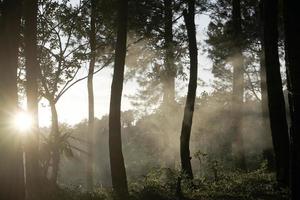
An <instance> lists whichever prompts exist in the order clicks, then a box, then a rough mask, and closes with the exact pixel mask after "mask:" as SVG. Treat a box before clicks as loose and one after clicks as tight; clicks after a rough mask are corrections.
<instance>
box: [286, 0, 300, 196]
mask: <svg viewBox="0 0 300 200" xmlns="http://www.w3.org/2000/svg"><path fill="white" fill-rule="evenodd" d="M297 8H298V4H297V2H294V1H287V0H286V1H284V29H285V46H286V47H285V49H286V66H287V77H288V85H289V98H290V100H289V102H290V111H291V118H292V123H291V129H290V145H291V148H290V149H291V191H292V199H293V200H297V199H300V191H299V188H300V173H299V169H300V137H299V134H300V124H299V122H300V52H299V46H300V38H299V30H300V25H299V22H298V21H297V19H299V10H298V9H297Z"/></svg>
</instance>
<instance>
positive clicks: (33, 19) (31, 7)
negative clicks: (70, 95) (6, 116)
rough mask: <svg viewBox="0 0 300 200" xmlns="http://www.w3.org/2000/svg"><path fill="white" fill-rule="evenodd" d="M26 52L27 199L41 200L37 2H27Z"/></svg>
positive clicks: (31, 0)
mask: <svg viewBox="0 0 300 200" xmlns="http://www.w3.org/2000/svg"><path fill="white" fill-rule="evenodd" d="M24 7H25V9H24V10H25V13H24V19H25V28H24V42H25V47H24V52H25V65H26V94H27V110H28V112H29V113H30V115H31V116H32V118H33V126H32V131H31V132H30V133H29V134H28V137H27V140H26V145H25V153H26V191H27V192H26V194H27V197H26V198H27V199H30V200H35V199H37V200H38V199H41V198H42V197H41V194H42V192H41V184H42V181H41V179H42V172H41V168H40V166H39V154H38V152H39V124H38V83H37V79H38V70H39V64H38V60H37V14H38V13H37V12H38V1H37V0H25V3H24Z"/></svg>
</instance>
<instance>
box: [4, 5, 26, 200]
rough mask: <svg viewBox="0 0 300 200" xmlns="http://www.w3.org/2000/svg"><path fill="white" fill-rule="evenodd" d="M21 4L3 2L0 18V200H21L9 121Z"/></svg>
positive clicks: (16, 146) (14, 107)
mask: <svg viewBox="0 0 300 200" xmlns="http://www.w3.org/2000/svg"><path fill="white" fill-rule="evenodd" d="M21 8H22V1H21V0H4V1H3V2H2V10H1V18H0V20H1V21H0V28H1V31H0V44H1V45H0V108H1V109H0V144H1V145H0V160H1V164H0V180H1V182H0V199H5V200H24V197H25V190H24V169H23V152H22V149H21V141H20V138H19V137H18V135H17V134H16V133H15V132H16V130H12V127H11V120H12V117H13V116H14V115H15V114H16V112H17V111H18V90H17V66H18V47H19V34H20V19H21V16H20V13H21Z"/></svg>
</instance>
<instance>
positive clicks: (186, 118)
mask: <svg viewBox="0 0 300 200" xmlns="http://www.w3.org/2000/svg"><path fill="white" fill-rule="evenodd" d="M183 16H184V21H185V25H186V28H187V34H188V42H189V56H190V80H189V86H188V93H187V98H186V103H185V108H184V115H183V121H182V128H181V136H180V157H181V168H182V171H183V173H185V174H187V176H188V178H191V179H193V171H192V165H191V156H190V136H191V129H192V123H193V114H194V105H195V98H196V91H197V75H198V49H197V39H196V28H195V19H194V18H195V1H194V0H191V1H189V2H188V12H187V11H186V10H185V11H184V14H183Z"/></svg>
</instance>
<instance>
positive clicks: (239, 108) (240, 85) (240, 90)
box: [231, 0, 246, 169]
mask: <svg viewBox="0 0 300 200" xmlns="http://www.w3.org/2000/svg"><path fill="white" fill-rule="evenodd" d="M232 23H233V26H232V28H233V35H232V36H233V44H234V47H233V58H232V59H233V60H232V65H233V85H232V127H231V128H232V130H231V131H232V133H233V142H234V143H235V146H236V154H237V167H238V168H240V169H246V161H245V152H244V143H243V135H242V124H241V123H242V118H243V98H244V69H243V68H244V60H243V54H242V47H241V43H242V41H241V40H242V25H241V24H242V19H241V5H240V0H232Z"/></svg>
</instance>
